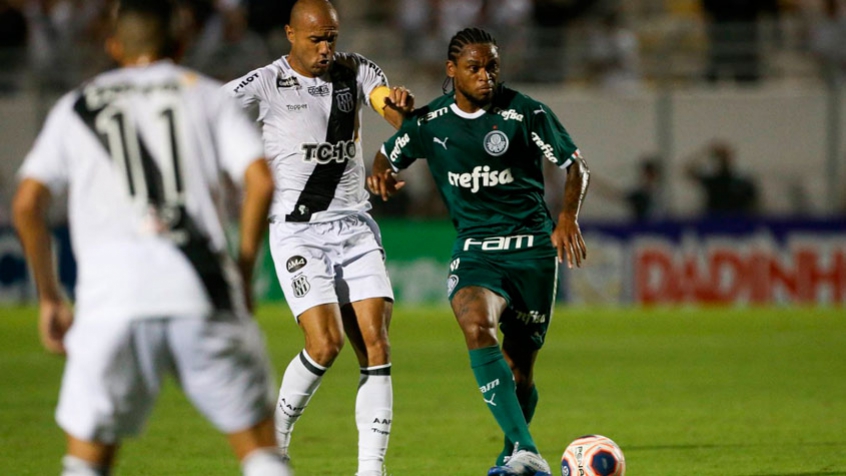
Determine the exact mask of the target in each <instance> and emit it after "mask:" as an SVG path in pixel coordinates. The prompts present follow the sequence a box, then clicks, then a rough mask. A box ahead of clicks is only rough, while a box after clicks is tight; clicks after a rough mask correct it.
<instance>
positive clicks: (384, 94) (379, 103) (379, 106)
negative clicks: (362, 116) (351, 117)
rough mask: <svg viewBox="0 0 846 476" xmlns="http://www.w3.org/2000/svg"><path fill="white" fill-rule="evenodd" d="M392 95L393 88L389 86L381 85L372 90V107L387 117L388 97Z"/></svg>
mask: <svg viewBox="0 0 846 476" xmlns="http://www.w3.org/2000/svg"><path fill="white" fill-rule="evenodd" d="M390 95H391V89H390V88H389V87H387V86H379V87H377V88H375V89H374V90H373V91H371V92H370V107H372V108H373V110H374V111H376V112H378V113H379V115H380V116H382V117H385V106H386V105H387V104H386V99H388V96H390Z"/></svg>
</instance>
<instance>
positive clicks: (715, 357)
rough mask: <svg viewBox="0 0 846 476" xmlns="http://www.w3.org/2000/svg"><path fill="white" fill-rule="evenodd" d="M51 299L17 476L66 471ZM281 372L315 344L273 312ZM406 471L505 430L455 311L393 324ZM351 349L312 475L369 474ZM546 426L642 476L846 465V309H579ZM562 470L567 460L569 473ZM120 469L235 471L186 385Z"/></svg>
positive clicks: (825, 469) (486, 442)
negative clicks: (359, 458)
mask: <svg viewBox="0 0 846 476" xmlns="http://www.w3.org/2000/svg"><path fill="white" fill-rule="evenodd" d="M35 319H36V316H35V310H34V309H31V308H22V309H0V376H2V377H0V378H1V379H0V474H3V475H6V474H8V475H45V474H58V473H59V459H60V457H61V455H62V453H63V444H64V443H63V437H62V434H61V432H60V431H59V430H58V429H57V428H56V426H55V424H54V422H53V410H54V406H55V402H56V396H57V392H58V386H59V379H60V374H61V367H62V362H61V360H60V359H58V358H55V357H51V356H48V355H46V354H44V353H43V352H42V351H41V350H40V347H39V344H38V340H37V335H36V326H35ZM259 319H260V322H261V324H262V327H263V328H264V329H265V331H266V333H267V337H268V346H269V348H270V351H271V353H272V357H273V359H274V362H275V364H276V368H277V373H278V375H280V376H281V372H282V370H284V367H285V365H287V362H288V361H289V360H290V359H291V358H292V357H293V356H294V354H295V353H296V352H297V351H298V350H299V349H300V348H301V346H302V337H301V335H300V332H299V330H298V329H297V328H296V326H295V325H294V322H293V320H292V319H291V317H290V313H289V312H288V311H287V310H286V309H284V308H282V307H265V308H263V309H261V312H260V316H259ZM391 337H392V342H393V361H394V369H393V370H394V372H393V375H394V377H393V378H394V392H395V393H394V401H395V410H394V426H393V433H392V435H391V442H390V450H389V453H388V467H389V470H390V472H391V473H392V474H393V475H394V476H413V475H427V474H445V475H451V476H463V475H467V476H470V475H475V476H478V475H482V474H484V472H485V471H486V470H487V468H488V467H489V466H490V465H491V464H492V462H493V458H494V457H495V456H496V454H497V453H498V452H499V449H500V445H501V443H500V441H501V437H500V435H499V430H498V428H497V427H496V424H495V422H494V420H493V418H492V417H490V415H489V414H488V412H487V410H486V409H485V406H484V404H483V403H482V400H481V398H480V395H479V393H478V389H477V388H476V384H475V381H474V379H473V377H472V374H471V373H470V370H469V365H468V358H467V354H466V352H465V350H464V348H463V339H462V338H461V336H460V334H459V331H458V327H457V325H456V324H455V323H454V322H453V319H452V317H451V314H450V312H449V310H448V309H447V308H445V307H432V308H411V307H408V306H402V305H401V304H400V305H398V306H397V309H396V310H395V313H394V321H393V324H392V329H391ZM354 360H355V359H354V357H353V354H352V351H351V349H349V348H346V349H345V350H344V351H343V353H342V355H341V357H340V358H339V360H338V362H337V363H336V364H335V367H334V368H333V369H332V370H331V371H330V373H328V374H327V376H326V378H325V379H324V381H323V385H322V387H321V389H320V391H319V392H318V393H317V395H316V396H315V397H314V399H313V400H312V403H311V405H310V407H309V409H308V411H307V413H306V415H305V416H304V417H303V419H302V420H300V422H299V423H298V424H297V430H296V431H295V432H294V440H293V444H292V453H293V456H294V461H295V469H296V471H297V475H298V476H303V475H305V476H311V475H352V474H353V473H354V472H355V466H356V449H355V448H356V438H357V437H356V431H355V423H354V420H353V409H354V401H355V400H354V399H355V388H356V385H357V381H358V372H357V369H356V365H355V362H354ZM536 380H537V383H538V388H539V390H540V404H539V407H538V411H537V414H536V417H535V421H534V422H533V424H532V430H533V434H534V436H535V439H536V440H537V442H538V443H539V445H540V448H541V451H542V453H543V454H544V455H545V456H546V457H547V458H548V459H549V460H550V461H551V462H552V463H553V464H554V465H555V464H556V463H557V460H558V457H559V455H560V453H561V452H562V451H563V449H564V447H565V446H566V445H567V443H568V442H569V441H571V440H572V439H574V438H576V437H578V436H581V435H583V434H587V433H600V434H604V435H606V436H610V437H611V438H613V439H614V440H615V441H616V442H617V443H618V444H620V446H621V447H622V448H623V451H624V452H625V454H626V459H627V464H628V474H629V475H630V476H637V475H649V476H660V475H698V476H706V475H720V476H747V475H748V476H752V475H761V476H776V475H778V476H782V475H784V476H787V475H792V476H807V475H846V313H844V311H843V310H842V309H829V310H819V309H812V308H808V309H747V310H735V309H706V310H692V309H659V310H615V309H604V310H568V309H566V308H561V309H559V310H558V311H557V313H556V315H555V319H554V322H553V324H552V328H551V331H550V336H549V338H548V341H547V345H546V347H545V348H544V350H543V351H542V352H541V355H540V358H539V360H538V363H537V372H536ZM555 472H557V471H555ZM118 474H119V475H123V476H130V475H204V476H205V475H235V474H238V465H237V463H236V462H235V461H234V458H233V457H232V456H231V454H230V453H229V449H228V447H227V445H226V443H225V440H224V438H223V437H221V436H220V435H218V434H217V433H216V432H215V431H214V429H213V428H212V427H211V426H210V425H209V424H208V423H206V422H205V421H204V420H203V419H202V418H201V417H200V416H199V414H198V413H197V412H196V411H194V410H193V408H192V407H191V406H190V405H189V404H188V403H187V402H186V400H185V399H184V397H182V395H181V394H180V393H179V392H178V390H177V389H176V388H175V386H174V385H173V384H171V385H169V386H168V387H167V388H166V390H165V392H164V393H163V395H162V397H161V398H160V401H159V404H158V406H157V408H156V411H155V412H154V414H153V416H152V419H151V421H150V424H149V426H148V428H147V430H146V432H145V434H144V435H143V437H142V438H140V439H133V440H129V441H127V443H126V445H125V447H124V448H123V450H122V453H121V456H120V462H119V466H118Z"/></svg>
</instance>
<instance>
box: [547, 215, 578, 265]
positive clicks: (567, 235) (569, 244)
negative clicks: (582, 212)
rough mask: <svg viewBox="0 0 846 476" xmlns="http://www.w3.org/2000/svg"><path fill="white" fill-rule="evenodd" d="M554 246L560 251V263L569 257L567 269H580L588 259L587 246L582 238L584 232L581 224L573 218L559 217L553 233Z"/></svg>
mask: <svg viewBox="0 0 846 476" xmlns="http://www.w3.org/2000/svg"><path fill="white" fill-rule="evenodd" d="M551 238H552V245H553V246H555V248H556V249H558V262H559V263H563V262H564V255H567V267H568V268H572V267H573V266H576V267H577V268H580V267H581V266H582V261H584V260H585V259H586V258H587V246H586V245H585V240H584V238H582V230H581V229H580V228H579V223H578V222H577V221H576V220H575V219H572V218H566V217H563V218H562V217H559V220H558V225H556V226H555V230H554V231H553V232H552V237H551Z"/></svg>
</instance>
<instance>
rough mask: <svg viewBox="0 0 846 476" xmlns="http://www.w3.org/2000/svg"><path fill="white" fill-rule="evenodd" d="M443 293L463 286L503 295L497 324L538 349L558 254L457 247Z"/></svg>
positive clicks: (552, 293)
mask: <svg viewBox="0 0 846 476" xmlns="http://www.w3.org/2000/svg"><path fill="white" fill-rule="evenodd" d="M449 268H450V274H449V279H448V281H447V293H448V295H449V300H450V301H452V298H453V296H455V293H456V292H457V291H458V290H459V289H461V288H464V287H467V286H479V287H482V288H485V289H489V290H491V291H493V292H495V293H496V294H498V295H500V296H502V297H503V298H505V301H506V302H507V308H506V310H505V312H503V314H502V316H500V319H499V328H500V330H502V333H503V335H504V336H506V337H508V339H509V340H516V341H518V343H520V344H521V345H526V346H528V347H530V348H534V349H540V348H541V347H542V346H543V342H544V339H545V338H546V331H547V329H548V328H549V323H550V321H551V320H552V308H553V306H554V304H555V293H556V291H557V288H558V258H557V257H555V256H549V253H548V252H547V253H531V252H530V253H526V252H522V253H490V252H484V251H458V252H456V253H455V254H453V256H452V261H451V262H450V266H449Z"/></svg>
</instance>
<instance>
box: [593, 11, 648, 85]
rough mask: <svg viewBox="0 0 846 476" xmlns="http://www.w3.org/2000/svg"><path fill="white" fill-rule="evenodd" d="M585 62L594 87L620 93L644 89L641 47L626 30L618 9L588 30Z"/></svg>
mask: <svg viewBox="0 0 846 476" xmlns="http://www.w3.org/2000/svg"><path fill="white" fill-rule="evenodd" d="M585 61H586V65H587V70H588V76H589V79H590V81H591V82H592V83H593V84H596V85H598V86H600V87H602V88H604V89H608V90H612V91H617V92H634V91H637V90H639V89H640V87H641V72H640V44H639V42H638V38H637V35H635V33H634V32H633V31H631V30H630V29H628V28H626V27H625V26H623V23H622V21H621V18H620V12H619V10H618V9H613V10H611V11H608V12H606V13H604V14H603V15H602V17H601V18H600V20H599V22H595V23H594V24H593V25H591V27H590V28H589V29H588V33H587V53H586V56H585Z"/></svg>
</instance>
